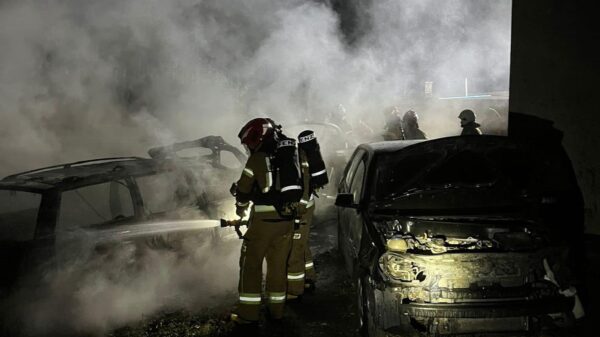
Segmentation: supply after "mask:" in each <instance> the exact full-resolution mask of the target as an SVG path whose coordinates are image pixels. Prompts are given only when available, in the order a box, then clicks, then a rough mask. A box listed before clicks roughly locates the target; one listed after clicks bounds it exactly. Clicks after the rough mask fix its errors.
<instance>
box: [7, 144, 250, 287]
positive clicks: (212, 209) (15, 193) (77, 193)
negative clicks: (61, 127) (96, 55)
mask: <svg viewBox="0 0 600 337" xmlns="http://www.w3.org/2000/svg"><path fill="white" fill-rule="evenodd" d="M193 147H196V148H201V149H208V154H206V155H201V156H199V157H180V156H177V152H178V151H180V150H182V149H187V148H193ZM149 152H150V154H151V157H153V158H139V157H119V158H102V159H94V160H87V161H79V162H74V163H68V164H62V165H56V166H51V167H45V168H41V169H37V170H32V171H27V172H23V173H18V174H14V175H11V176H8V177H6V178H4V179H2V180H0V200H1V201H0V251H1V254H0V256H1V259H2V260H1V261H0V264H1V268H2V271H3V272H2V277H1V284H0V286H1V288H2V290H3V291H4V292H6V291H8V290H9V289H10V288H11V287H13V286H14V285H15V283H16V281H27V280H25V278H27V279H31V278H32V279H34V280H35V278H36V275H37V271H39V270H40V269H46V268H53V266H56V265H60V264H61V263H63V262H64V260H65V259H67V258H69V257H70V256H73V254H87V253H89V251H92V252H95V253H106V252H110V250H111V249H113V248H114V247H115V245H123V244H126V245H133V246H135V247H136V248H137V249H138V250H142V249H177V244H178V243H179V242H180V239H181V238H182V237H189V236H196V237H199V238H200V239H201V240H217V241H219V240H224V239H228V238H235V239H237V235H235V233H233V232H232V231H233V230H231V231H230V230H228V229H221V228H219V225H220V222H219V221H217V220H211V219H218V218H220V217H227V216H228V213H229V214H231V213H233V212H234V209H233V205H234V201H233V198H232V197H231V196H230V195H229V192H228V188H229V186H227V185H226V184H222V183H221V182H222V181H223V179H227V181H231V180H233V179H235V177H236V176H237V175H238V174H239V170H238V169H233V168H228V167H226V166H224V165H223V164H222V162H221V155H222V152H229V153H230V154H231V156H232V157H233V158H234V160H235V158H237V160H238V165H242V164H241V163H243V162H244V161H245V157H244V155H243V154H242V153H241V151H239V150H238V149H236V148H234V147H232V146H230V145H228V144H227V143H225V142H224V141H223V139H222V138H221V137H216V136H209V137H205V138H202V139H199V140H197V141H193V142H187V143H179V144H174V145H172V146H168V147H162V148H155V149H152V150H150V151H149ZM82 249H85V251H82ZM74 252H75V253H74ZM20 278H23V279H20Z"/></svg>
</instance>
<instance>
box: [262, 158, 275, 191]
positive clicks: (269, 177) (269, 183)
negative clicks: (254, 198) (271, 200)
mask: <svg viewBox="0 0 600 337" xmlns="http://www.w3.org/2000/svg"><path fill="white" fill-rule="evenodd" d="M265 165H267V173H266V181H265V187H264V188H263V189H262V192H263V193H267V192H269V190H270V189H271V186H273V173H271V161H270V160H269V157H265Z"/></svg>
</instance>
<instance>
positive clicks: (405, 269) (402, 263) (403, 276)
mask: <svg viewBox="0 0 600 337" xmlns="http://www.w3.org/2000/svg"><path fill="white" fill-rule="evenodd" d="M379 267H380V268H381V270H382V271H383V273H385V274H386V275H388V276H390V277H391V278H393V279H395V280H399V281H402V282H412V281H414V280H419V281H422V280H421V279H420V278H421V277H422V276H421V275H423V273H422V270H421V268H419V266H417V264H416V263H415V262H413V261H411V260H410V259H409V258H407V257H406V256H403V255H400V254H395V253H385V254H383V255H382V256H381V258H379Z"/></svg>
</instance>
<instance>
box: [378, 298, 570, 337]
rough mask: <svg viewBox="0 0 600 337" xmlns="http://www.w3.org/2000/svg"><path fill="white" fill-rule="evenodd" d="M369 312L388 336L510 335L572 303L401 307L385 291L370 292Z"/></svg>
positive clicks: (556, 300)
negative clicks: (414, 334)
mask: <svg viewBox="0 0 600 337" xmlns="http://www.w3.org/2000/svg"><path fill="white" fill-rule="evenodd" d="M372 295H373V297H372V298H371V299H370V301H369V302H370V303H369V309H370V311H371V312H372V313H373V314H374V320H375V322H374V323H375V324H376V325H377V326H378V327H379V328H380V329H383V330H385V331H388V332H390V333H397V334H405V335H409V336H410V335H411V334H412V333H415V332H420V333H431V334H436V335H448V334H461V333H463V334H464V333H502V332H506V333H514V332H519V331H523V332H528V331H533V330H537V329H538V328H539V324H538V322H541V321H542V320H541V319H540V318H541V317H546V316H547V315H554V314H561V313H568V312H570V311H571V309H572V308H573V305H574V299H573V298H568V297H562V296H557V297H551V298H544V299H535V300H527V299H520V300H519V299H511V300H486V302H470V303H460V304H426V303H409V304H406V303H405V304H403V303H402V302H401V301H400V300H399V298H398V296H397V294H396V293H395V292H394V291H391V290H390V289H389V288H388V289H385V290H383V291H382V290H378V289H374V291H373V292H372Z"/></svg>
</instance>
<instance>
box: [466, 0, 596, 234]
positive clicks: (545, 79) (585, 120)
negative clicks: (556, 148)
mask: <svg viewBox="0 0 600 337" xmlns="http://www.w3.org/2000/svg"><path fill="white" fill-rule="evenodd" d="M588 6H589V5H587V4H583V2H582V1H560V0H546V1H544V0H513V14H512V47H511V73H510V76H511V78H510V111H514V112H522V113H528V114H532V115H536V116H539V117H542V118H545V119H550V120H553V121H554V122H555V126H556V127H557V128H558V129H560V130H562V131H563V132H564V140H563V144H564V145H565V148H566V150H567V152H568V153H569V156H570V157H571V160H572V161H573V166H574V168H575V171H576V174H577V177H578V180H579V184H580V186H581V189H582V191H583V196H584V200H585V207H586V231H587V232H588V233H594V234H600V214H599V210H600V196H599V194H600V90H599V84H600V83H599V81H600V77H599V76H598V73H599V68H600V54H598V52H595V51H592V49H597V48H598V46H600V34H599V31H600V30H599V29H598V24H597V23H595V22H594V20H593V18H592V15H593V14H594V12H593V11H592V10H591V8H588ZM475 19H476V18H475ZM597 21H598V20H596V22H597Z"/></svg>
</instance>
